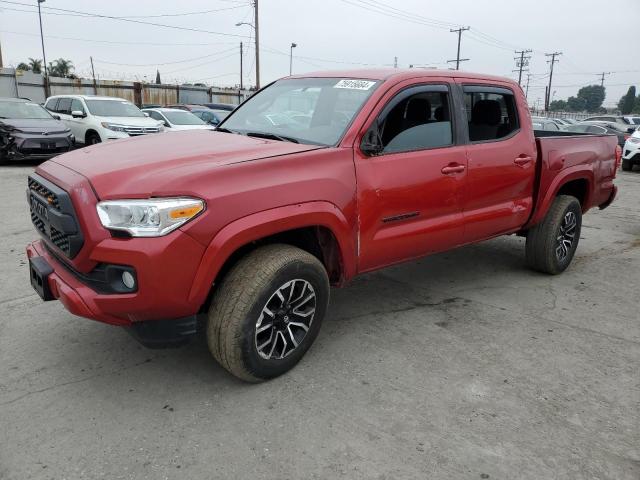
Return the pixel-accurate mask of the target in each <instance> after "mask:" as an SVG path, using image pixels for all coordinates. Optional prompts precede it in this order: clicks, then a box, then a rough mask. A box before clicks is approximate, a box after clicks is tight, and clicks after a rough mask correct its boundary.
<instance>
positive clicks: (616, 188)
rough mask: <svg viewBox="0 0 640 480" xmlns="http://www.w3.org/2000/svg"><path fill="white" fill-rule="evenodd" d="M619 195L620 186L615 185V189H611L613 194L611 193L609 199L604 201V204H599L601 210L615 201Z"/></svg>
mask: <svg viewBox="0 0 640 480" xmlns="http://www.w3.org/2000/svg"><path fill="white" fill-rule="evenodd" d="M617 195H618V187H617V186H615V185H613V190H611V195H609V198H608V199H607V201H606V202H604V203H603V204H602V205H599V208H600V210H604V209H605V208H607V207H608V206H609V205H611V204H612V203H613V201H614V200H615V199H616V196H617Z"/></svg>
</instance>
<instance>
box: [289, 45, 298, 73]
mask: <svg viewBox="0 0 640 480" xmlns="http://www.w3.org/2000/svg"><path fill="white" fill-rule="evenodd" d="M297 46H298V44H297V43H292V44H291V48H290V49H289V76H291V75H293V49H294V48H296V47H297Z"/></svg>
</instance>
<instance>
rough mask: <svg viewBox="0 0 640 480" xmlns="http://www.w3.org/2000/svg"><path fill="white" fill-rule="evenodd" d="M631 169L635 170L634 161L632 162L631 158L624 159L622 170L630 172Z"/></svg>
mask: <svg viewBox="0 0 640 480" xmlns="http://www.w3.org/2000/svg"><path fill="white" fill-rule="evenodd" d="M631 170H633V163H631V160H624V159H623V160H622V171H623V172H630V171H631Z"/></svg>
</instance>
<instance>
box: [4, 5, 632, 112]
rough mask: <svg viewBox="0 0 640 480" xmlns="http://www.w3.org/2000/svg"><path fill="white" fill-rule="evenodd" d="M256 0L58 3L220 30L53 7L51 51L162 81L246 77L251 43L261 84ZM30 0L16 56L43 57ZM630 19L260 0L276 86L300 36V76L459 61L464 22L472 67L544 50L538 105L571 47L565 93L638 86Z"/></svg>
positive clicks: (533, 68)
mask: <svg viewBox="0 0 640 480" xmlns="http://www.w3.org/2000/svg"><path fill="white" fill-rule="evenodd" d="M249 3H250V2H249V0H183V1H181V2H166V1H165V2H163V1H158V0H110V1H104V2H96V1H91V2H89V1H79V0H47V1H46V2H45V3H44V4H43V7H45V6H46V7H53V8H59V9H68V10H76V11H80V12H88V13H92V14H101V15H109V16H118V17H124V16H126V17H129V19H130V20H135V21H140V22H151V23H159V24H164V25H172V26H179V27H185V28H190V29H196V30H207V31H208V32H209V33H206V32H197V31H186V30H178V29H172V28H167V27H160V26H152V25H146V24H141V23H134V22H126V21H122V20H113V19H108V18H95V17H87V16H82V15H80V14H75V15H76V16H71V15H69V13H70V12H63V11H60V10H48V9H43V13H44V12H46V14H43V24H44V33H45V46H46V54H47V60H49V61H51V60H53V59H56V58H59V57H64V58H68V59H71V60H72V61H73V63H74V64H75V66H76V70H77V73H79V74H81V75H83V76H90V63H89V56H93V58H94V62H95V68H96V74H97V75H98V76H99V77H101V78H112V79H130V80H133V79H140V80H144V79H145V76H146V79H148V80H150V81H152V80H154V79H155V72H156V68H157V69H159V70H160V74H161V76H162V80H163V82H165V83H167V82H169V81H171V82H173V81H180V82H196V81H200V82H204V83H208V84H215V85H236V84H238V83H239V63H240V60H239V52H240V48H239V43H240V42H241V41H243V42H244V44H245V63H244V65H245V84H246V83H251V84H253V83H254V81H255V80H254V78H255V64H254V55H255V50H254V48H253V40H252V39H251V38H249V37H250V35H251V34H252V28H251V27H250V26H246V25H243V26H240V27H236V26H235V24H236V23H238V22H243V21H245V22H252V21H253V16H252V15H253V13H252V8H251V7H250V5H249ZM18 4H25V5H35V4H36V0H12V2H3V1H0V42H1V45H2V53H3V58H4V63H5V65H15V64H17V63H19V62H21V61H26V59H27V58H28V57H34V58H41V57H42V54H41V47H40V38H39V30H38V17H37V14H36V13H34V7H33V6H22V5H18ZM385 5H386V6H387V7H385ZM388 7H391V8H392V9H393V10H390V9H389V8H388ZM16 10H24V11H16ZM211 10H216V11H211ZM193 12H197V13H193ZM405 12H406V13H405ZM188 13H193V14H191V15H185V14H188ZM158 15H161V16H158ZM152 16H153V17H152ZM131 17H135V18H131ZM625 19H636V20H638V19H640V0H607V1H603V0H448V1H444V2H443V1H427V0H395V1H394V0H298V1H294V0H260V41H261V49H260V54H261V62H260V64H261V70H262V72H261V73H262V75H261V79H262V83H263V84H265V83H266V82H268V81H271V80H273V79H276V78H278V77H281V76H285V75H287V74H288V72H289V46H290V44H291V43H292V42H295V43H297V44H298V46H297V48H296V49H295V50H294V62H293V63H294V73H302V72H307V71H313V70H327V69H338V68H361V67H364V66H367V65H371V66H383V65H386V66H392V65H393V63H394V57H398V66H399V67H401V68H404V67H408V66H409V65H410V64H413V65H415V66H434V67H438V68H448V66H450V65H448V64H447V63H446V61H447V60H450V59H453V58H455V55H456V42H457V35H456V34H454V33H450V32H449V29H450V28H455V26H456V25H464V26H470V27H471V30H470V31H468V32H464V34H463V39H462V54H461V56H462V57H463V58H469V59H470V60H469V61H468V62H464V64H463V68H464V69H466V70H469V71H475V72H482V73H491V74H498V75H506V76H511V77H513V76H514V75H516V77H515V78H517V73H516V74H514V73H512V69H514V68H515V61H514V59H513V57H514V53H513V51H514V50H515V49H516V48H517V49H532V50H533V53H532V54H531V55H532V58H531V61H530V67H529V70H530V73H531V74H532V76H531V80H530V89H529V99H530V103H532V104H533V103H535V101H536V99H538V98H539V99H540V102H541V101H542V98H543V97H544V85H545V84H546V82H548V70H549V66H548V64H547V62H546V60H547V58H546V57H545V56H544V54H545V53H550V52H554V51H561V52H562V53H563V55H561V56H560V57H558V58H559V60H560V61H559V63H558V64H556V69H555V72H554V82H553V83H554V86H553V89H552V91H555V96H554V99H566V98H567V97H568V96H570V95H575V93H576V92H577V90H578V89H579V88H580V87H581V86H584V85H588V84H594V83H597V84H599V83H600V78H599V77H598V73H600V72H611V74H610V75H607V76H605V86H606V87H607V98H606V100H605V106H612V105H615V104H616V103H617V101H618V100H619V98H620V96H621V95H623V94H624V93H625V92H626V91H627V89H628V87H629V86H630V85H636V86H639V84H640V54H638V53H637V52H638V45H639V43H638V32H637V29H634V28H630V27H628V26H624V25H625ZM214 32H217V33H223V34H225V35H220V34H217V33H214ZM56 37H57V38H56ZM60 37H67V38H60ZM524 83H526V77H525V78H524V79H523V84H524Z"/></svg>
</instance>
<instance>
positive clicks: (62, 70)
mask: <svg viewBox="0 0 640 480" xmlns="http://www.w3.org/2000/svg"><path fill="white" fill-rule="evenodd" d="M73 69H74V66H73V62H72V61H71V60H66V59H64V58H59V59H57V60H54V61H53V62H49V75H51V76H52V77H63V78H67V77H69V76H70V75H71V74H72V72H73Z"/></svg>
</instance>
